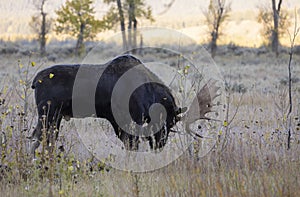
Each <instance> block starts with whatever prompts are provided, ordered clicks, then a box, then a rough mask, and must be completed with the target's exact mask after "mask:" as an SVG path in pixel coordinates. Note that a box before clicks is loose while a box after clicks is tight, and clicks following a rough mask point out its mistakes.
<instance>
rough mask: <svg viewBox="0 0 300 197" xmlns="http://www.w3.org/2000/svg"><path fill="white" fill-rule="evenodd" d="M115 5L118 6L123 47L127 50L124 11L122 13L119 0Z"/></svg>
mask: <svg viewBox="0 0 300 197" xmlns="http://www.w3.org/2000/svg"><path fill="white" fill-rule="evenodd" d="M117 6H118V11H119V20H120V26H121V32H122V41H123V49H124V50H127V40H126V32H125V22H124V13H123V8H122V3H121V0H117Z"/></svg>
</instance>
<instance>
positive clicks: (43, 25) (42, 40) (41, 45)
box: [39, 12, 46, 56]
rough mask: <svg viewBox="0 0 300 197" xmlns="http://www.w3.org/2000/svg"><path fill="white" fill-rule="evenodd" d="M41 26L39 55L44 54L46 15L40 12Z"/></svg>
mask: <svg viewBox="0 0 300 197" xmlns="http://www.w3.org/2000/svg"><path fill="white" fill-rule="evenodd" d="M41 14H42V25H41V33H40V36H39V37H40V39H39V41H40V53H41V55H42V56H43V55H45V54H46V13H44V12H42V13H41Z"/></svg>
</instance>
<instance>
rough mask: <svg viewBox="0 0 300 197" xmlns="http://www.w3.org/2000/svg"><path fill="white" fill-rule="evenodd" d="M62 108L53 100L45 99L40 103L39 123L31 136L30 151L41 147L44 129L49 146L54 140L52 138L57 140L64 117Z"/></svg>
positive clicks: (33, 151)
mask: <svg viewBox="0 0 300 197" xmlns="http://www.w3.org/2000/svg"><path fill="white" fill-rule="evenodd" d="M60 110H61V105H58V104H57V103H55V102H53V101H43V102H40V104H38V115H39V118H38V123H37V126H36V128H35V129H34V131H33V133H32V135H31V137H30V140H31V145H30V152H31V153H32V154H34V153H35V150H36V149H37V148H38V147H39V145H40V143H41V141H42V138H43V131H44V132H46V135H45V136H46V142H47V146H48V148H49V145H51V143H50V141H51V142H52V139H53V140H56V138H57V136H58V129H59V126H60V123H61V119H62V114H61V113H60ZM52 144H53V142H52Z"/></svg>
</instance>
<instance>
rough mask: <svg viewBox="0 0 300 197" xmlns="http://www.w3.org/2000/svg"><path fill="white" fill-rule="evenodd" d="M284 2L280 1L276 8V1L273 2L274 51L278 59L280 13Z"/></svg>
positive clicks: (272, 43) (272, 42)
mask: <svg viewBox="0 0 300 197" xmlns="http://www.w3.org/2000/svg"><path fill="white" fill-rule="evenodd" d="M281 3H282V0H279V3H278V7H277V8H276V1H275V0H272V10H273V22H274V28H273V30H272V37H271V39H272V41H271V45H272V51H273V52H275V54H276V57H278V46H279V36H278V26H279V25H278V24H279V12H280V6H281Z"/></svg>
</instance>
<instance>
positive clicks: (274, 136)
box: [0, 46, 300, 196]
mask: <svg viewBox="0 0 300 197" xmlns="http://www.w3.org/2000/svg"><path fill="white" fill-rule="evenodd" d="M51 50H52V51H51V52H50V54H51V55H49V56H48V59H47V58H39V57H37V56H36V55H34V54H33V55H30V53H29V54H27V53H26V51H25V52H24V51H19V52H17V53H7V54H4V53H2V54H1V55H0V57H1V60H2V64H1V67H0V69H1V70H0V71H1V73H0V74H1V75H0V81H1V84H0V113H1V114H0V129H1V132H2V134H1V138H2V142H1V143H2V146H1V170H0V193H1V196H298V195H299V192H300V178H299V177H300V170H299V169H300V136H299V135H300V110H299V109H300V108H299V107H300V97H299V95H300V78H299V76H300V56H299V54H295V56H294V59H293V63H292V82H293V84H292V96H293V112H292V114H291V116H287V112H288V107H289V102H288V86H287V82H288V78H287V76H288V70H287V67H288V58H289V57H288V54H287V50H285V49H283V50H282V51H281V53H280V55H279V57H278V58H276V57H275V56H274V55H273V54H272V53H270V52H269V51H268V50H267V49H251V48H250V49H244V48H239V47H237V48H233V47H232V46H231V47H229V46H223V47H221V48H220V50H219V54H218V55H217V57H216V58H215V62H216V64H217V65H218V67H219V69H220V72H221V73H222V76H223V77H224V80H225V81H226V87H227V94H226V95H227V98H228V103H227V109H228V110H229V117H228V120H232V121H228V122H229V123H230V124H228V125H226V126H225V127H224V128H223V129H224V130H223V131H222V132H221V133H220V134H219V135H220V138H219V139H220V140H219V141H218V143H217V144H216V146H215V147H213V148H212V149H211V150H210V151H209V153H208V154H206V155H205V156H203V157H202V156H199V157H198V156H197V153H198V154H200V155H201V151H202V149H201V148H200V146H199V143H197V142H195V146H194V147H195V149H194V150H195V151H196V153H195V155H194V156H191V155H189V153H188V152H186V153H184V154H183V155H182V156H181V157H180V158H179V159H177V160H176V161H174V162H172V163H171V164H170V165H168V166H166V167H164V168H161V169H157V170H155V171H151V172H145V173H133V172H127V171H121V170H117V169H114V168H112V167H110V166H107V165H105V164H104V163H103V162H102V161H98V160H96V159H95V158H93V156H92V155H91V154H89V153H88V151H87V150H86V149H85V146H84V145H82V142H81V141H80V139H78V135H77V134H76V133H77V132H76V131H78V130H80V129H87V127H86V126H85V124H86V122H85V121H82V122H79V123H78V120H75V121H73V122H72V121H71V122H63V126H62V129H61V135H60V141H59V142H58V143H57V147H58V146H59V145H60V144H63V145H65V151H64V152H59V151H58V152H57V153H55V154H47V153H46V152H43V149H41V150H40V151H41V152H40V154H39V155H38V156H37V160H36V161H32V159H31V158H30V156H28V155H27V152H26V146H27V141H26V139H25V136H28V135H29V133H30V132H31V131H32V128H33V127H34V126H35V122H36V117H35V116H36V108H35V106H34V100H33V95H32V90H31V89H30V81H31V79H32V76H33V75H34V74H35V72H36V70H37V69H38V70H39V69H41V68H43V67H47V66H49V65H52V64H54V63H56V62H59V63H66V62H69V63H71V62H78V61H80V59H78V58H76V57H73V56H72V55H70V54H68V53H67V52H66V50H65V51H63V53H62V52H61V51H59V50H58V49H51ZM55 50H57V52H56V51H55ZM107 50H108V51H106V53H112V52H113V49H112V48H109V49H107ZM32 62H33V63H32ZM4 99H5V102H4ZM228 106H229V108H228ZM289 117H290V118H291V119H289ZM289 120H291V131H292V139H291V148H290V149H289V150H287V130H288V127H289ZM76 121H77V122H76ZM74 122H75V123H76V124H75V123H74ZM88 125H89V126H90V127H89V128H92V129H93V130H97V126H95V124H94V125H93V121H90V122H89V123H88ZM96 125H97V124H96ZM105 132H112V128H107V130H106V131H105Z"/></svg>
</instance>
